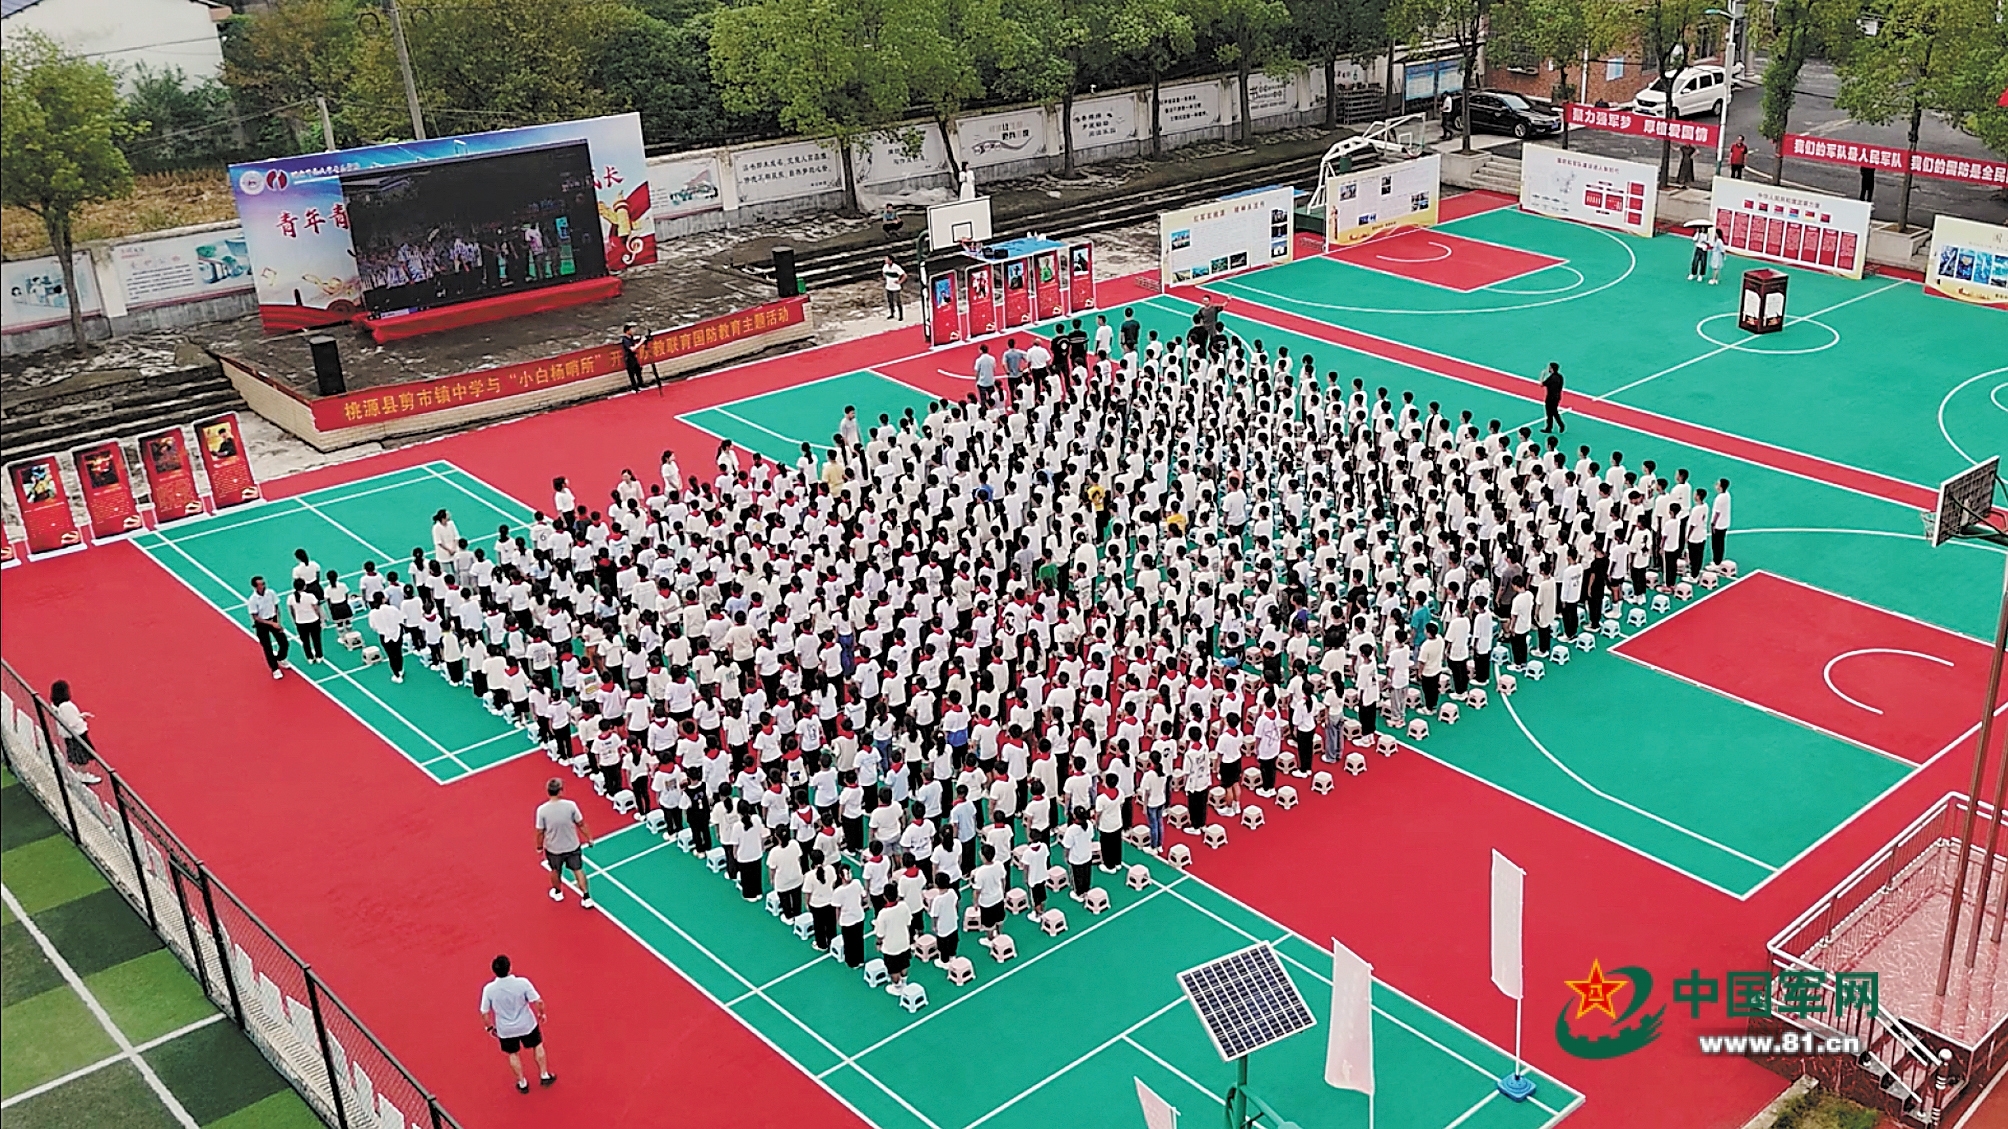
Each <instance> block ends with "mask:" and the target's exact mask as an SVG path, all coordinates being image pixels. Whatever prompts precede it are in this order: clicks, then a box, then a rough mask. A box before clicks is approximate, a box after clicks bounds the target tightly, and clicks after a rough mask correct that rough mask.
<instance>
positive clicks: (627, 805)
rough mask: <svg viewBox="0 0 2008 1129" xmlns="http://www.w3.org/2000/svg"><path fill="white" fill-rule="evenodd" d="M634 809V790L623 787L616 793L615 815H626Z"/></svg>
mask: <svg viewBox="0 0 2008 1129" xmlns="http://www.w3.org/2000/svg"><path fill="white" fill-rule="evenodd" d="M633 810H634V792H633V791H632V790H630V789H627V788H622V789H621V790H620V791H618V792H615V793H614V814H615V815H626V814H628V813H629V812H631V811H633Z"/></svg>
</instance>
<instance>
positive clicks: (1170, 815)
mask: <svg viewBox="0 0 2008 1129" xmlns="http://www.w3.org/2000/svg"><path fill="white" fill-rule="evenodd" d="M1191 823H1192V813H1191V812H1189V811H1187V810H1186V808H1185V805H1184V804H1173V805H1171V806H1170V807H1168V808H1165V809H1164V825H1165V826H1166V827H1187V826H1190V825H1191Z"/></svg>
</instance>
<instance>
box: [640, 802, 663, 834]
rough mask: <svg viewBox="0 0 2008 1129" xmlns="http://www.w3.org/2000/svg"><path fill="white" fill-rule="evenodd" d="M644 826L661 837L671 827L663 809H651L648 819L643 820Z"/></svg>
mask: <svg viewBox="0 0 2008 1129" xmlns="http://www.w3.org/2000/svg"><path fill="white" fill-rule="evenodd" d="M642 825H643V826H645V827H647V828H648V829H649V830H650V831H653V832H655V833H656V834H658V835H660V834H662V833H663V831H664V830H666V829H667V828H668V827H669V817H668V816H666V815H664V814H662V809H661V808H650V809H648V817H647V818H646V819H643V820H642Z"/></svg>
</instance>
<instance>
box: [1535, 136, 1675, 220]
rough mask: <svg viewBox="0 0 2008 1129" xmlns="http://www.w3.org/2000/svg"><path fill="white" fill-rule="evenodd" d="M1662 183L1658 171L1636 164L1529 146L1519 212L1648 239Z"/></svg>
mask: <svg viewBox="0 0 2008 1129" xmlns="http://www.w3.org/2000/svg"><path fill="white" fill-rule="evenodd" d="M1658 178H1659V169H1658V168H1656V167H1654V166H1652V165H1646V164H1640V163H1639V162H1637V161H1621V160H1618V159H1617V158H1615V157H1600V156H1597V155H1596V154H1594V153H1583V152H1578V151H1575V150H1563V149H1555V148H1551V147H1549V146H1546V145H1526V146H1522V147H1521V151H1520V206H1521V207H1522V208H1525V209H1526V210H1528V211H1530V212H1538V213H1539V214H1541V215H1544V216H1553V217H1555V218H1556V219H1563V220H1574V221H1576V222H1577V223H1586V224H1589V225H1591V226H1593V227H1608V228H1611V229H1613V230H1615V231H1623V232H1629V233H1630V234H1632V235H1643V236H1646V237H1647V238H1650V237H1651V236H1652V223H1653V213H1654V211H1655V209H1656V207H1657V205H1658V203H1659V193H1658V192H1655V191H1654V190H1653V186H1654V185H1655V184H1656V183H1657V182H1658Z"/></svg>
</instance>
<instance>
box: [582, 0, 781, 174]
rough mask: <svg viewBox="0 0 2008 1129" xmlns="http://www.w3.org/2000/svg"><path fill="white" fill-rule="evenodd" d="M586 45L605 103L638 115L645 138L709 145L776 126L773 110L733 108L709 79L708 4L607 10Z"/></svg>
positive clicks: (674, 143)
mask: <svg viewBox="0 0 2008 1129" xmlns="http://www.w3.org/2000/svg"><path fill="white" fill-rule="evenodd" d="M598 32H599V34H598V36H597V37H596V38H595V39H594V41H593V42H591V43H590V44H588V45H587V48H586V61H587V72H588V74H589V75H590V77H591V80H592V83H593V85H595V86H597V87H599V88H600V89H601V90H602V91H604V92H605V93H606V97H607V102H608V109H609V110H612V111H615V112H626V111H634V112H637V113H639V114H640V115H641V132H642V140H644V141H645V142H647V143H648V144H650V145H665V146H693V145H715V144H718V143H720V142H723V141H726V140H728V139H730V138H732V137H734V136H737V135H742V134H746V133H750V132H755V131H759V130H763V129H765V130H771V129H772V128H774V116H773V114H772V113H771V112H768V113H765V114H735V113H732V112H731V111H728V110H727V109H726V108H725V100H724V97H723V95H722V94H721V93H720V92H719V90H718V87H717V86H716V85H715V84H714V83H713V82H712V81H711V17H710V15H709V9H708V8H707V9H706V10H705V11H701V12H695V13H690V14H687V15H683V16H680V17H676V16H672V17H671V18H665V17H660V16H657V15H655V14H653V13H652V12H651V11H648V10H644V9H641V8H622V9H617V10H615V11H613V12H610V13H609V14H608V18H607V19H606V21H605V22H604V23H603V24H601V25H600V26H599V28H598Z"/></svg>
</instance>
